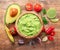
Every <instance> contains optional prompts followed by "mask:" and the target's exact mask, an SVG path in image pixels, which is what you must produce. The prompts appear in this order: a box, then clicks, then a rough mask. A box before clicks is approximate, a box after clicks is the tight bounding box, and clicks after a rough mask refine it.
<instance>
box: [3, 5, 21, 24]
mask: <svg viewBox="0 0 60 50" xmlns="http://www.w3.org/2000/svg"><path fill="white" fill-rule="evenodd" d="M11 8H16V9H17V10H18V13H17V15H16V16H15V17H11V16H10V10H11ZM20 13H21V8H20V6H19V5H18V4H11V5H9V6H8V8H7V10H6V14H5V20H4V21H5V24H10V23H13V22H15V20H16V19H17V17H19V15H20Z"/></svg>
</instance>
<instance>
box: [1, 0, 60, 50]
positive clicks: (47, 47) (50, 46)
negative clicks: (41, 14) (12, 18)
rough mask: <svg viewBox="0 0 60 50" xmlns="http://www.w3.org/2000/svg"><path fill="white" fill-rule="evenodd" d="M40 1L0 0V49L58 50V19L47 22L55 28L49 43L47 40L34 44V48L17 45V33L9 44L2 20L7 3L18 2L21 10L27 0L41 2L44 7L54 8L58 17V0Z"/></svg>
mask: <svg viewBox="0 0 60 50" xmlns="http://www.w3.org/2000/svg"><path fill="white" fill-rule="evenodd" d="M42 1H43V0H42ZM42 1H40V0H0V50H60V21H59V22H57V23H51V22H49V24H48V25H49V26H50V25H53V26H55V28H56V29H55V31H56V35H55V40H54V41H53V42H50V43H48V42H47V43H42V45H40V44H36V48H32V47H31V46H27V45H23V46H19V45H18V39H19V38H20V37H19V36H18V35H17V36H15V37H14V38H15V44H11V42H10V41H9V39H8V37H7V35H6V32H5V30H4V22H3V21H4V16H5V12H6V9H7V7H8V6H9V4H12V3H18V4H19V5H20V6H21V8H22V10H23V9H24V5H25V4H26V3H27V2H31V3H33V4H35V3H43V5H44V7H45V8H46V9H48V8H50V7H54V8H56V10H57V18H59V19H60V0H46V1H45V2H42ZM46 27H48V26H46Z"/></svg>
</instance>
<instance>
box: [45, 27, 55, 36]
mask: <svg viewBox="0 0 60 50" xmlns="http://www.w3.org/2000/svg"><path fill="white" fill-rule="evenodd" d="M53 30H54V27H53V26H51V27H49V28H48V29H47V30H46V34H47V35H49V34H51V32H52V31H53Z"/></svg>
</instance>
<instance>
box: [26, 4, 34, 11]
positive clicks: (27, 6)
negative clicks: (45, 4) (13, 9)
mask: <svg viewBox="0 0 60 50" xmlns="http://www.w3.org/2000/svg"><path fill="white" fill-rule="evenodd" d="M25 7H26V10H28V11H31V10H32V9H33V6H32V4H31V3H27V4H26V6H25Z"/></svg>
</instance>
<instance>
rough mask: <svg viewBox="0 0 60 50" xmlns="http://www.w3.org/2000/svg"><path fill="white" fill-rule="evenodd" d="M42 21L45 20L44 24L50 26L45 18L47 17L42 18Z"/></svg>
mask: <svg viewBox="0 0 60 50" xmlns="http://www.w3.org/2000/svg"><path fill="white" fill-rule="evenodd" d="M42 20H43V23H44V24H45V25H46V24H48V21H47V19H46V18H45V17H42Z"/></svg>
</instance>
